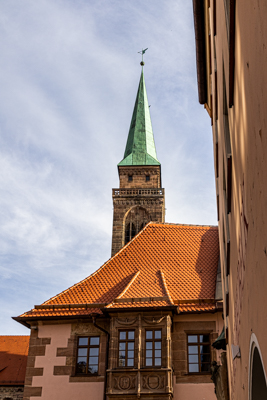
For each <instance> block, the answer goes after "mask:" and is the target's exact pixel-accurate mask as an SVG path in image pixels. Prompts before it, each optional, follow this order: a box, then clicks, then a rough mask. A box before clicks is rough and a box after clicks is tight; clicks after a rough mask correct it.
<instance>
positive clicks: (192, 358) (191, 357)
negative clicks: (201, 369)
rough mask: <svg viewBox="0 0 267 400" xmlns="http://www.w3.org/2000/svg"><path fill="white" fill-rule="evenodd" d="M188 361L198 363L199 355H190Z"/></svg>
mask: <svg viewBox="0 0 267 400" xmlns="http://www.w3.org/2000/svg"><path fill="white" fill-rule="evenodd" d="M188 361H189V362H190V363H198V355H197V354H196V355H195V356H189V357H188Z"/></svg>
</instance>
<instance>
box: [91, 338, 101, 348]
mask: <svg viewBox="0 0 267 400" xmlns="http://www.w3.org/2000/svg"><path fill="white" fill-rule="evenodd" d="M90 345H91V346H98V345H99V337H91V338H90Z"/></svg>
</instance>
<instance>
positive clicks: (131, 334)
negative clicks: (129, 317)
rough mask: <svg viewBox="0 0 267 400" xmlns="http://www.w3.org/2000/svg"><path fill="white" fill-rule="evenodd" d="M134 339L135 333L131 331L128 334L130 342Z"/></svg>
mask: <svg viewBox="0 0 267 400" xmlns="http://www.w3.org/2000/svg"><path fill="white" fill-rule="evenodd" d="M133 339H134V331H129V332H128V340H133Z"/></svg>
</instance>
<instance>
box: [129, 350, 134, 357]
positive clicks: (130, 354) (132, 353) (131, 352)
mask: <svg viewBox="0 0 267 400" xmlns="http://www.w3.org/2000/svg"><path fill="white" fill-rule="evenodd" d="M128 358H134V352H133V351H132V350H130V351H128Z"/></svg>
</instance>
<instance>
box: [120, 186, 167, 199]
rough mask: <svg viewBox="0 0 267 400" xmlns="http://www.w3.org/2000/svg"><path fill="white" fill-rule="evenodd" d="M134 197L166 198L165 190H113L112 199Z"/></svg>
mask: <svg viewBox="0 0 267 400" xmlns="http://www.w3.org/2000/svg"><path fill="white" fill-rule="evenodd" d="M132 196H147V197H159V196H160V197H162V196H164V189H162V188H160V189H136V188H135V189H112V197H116V198H118V197H132Z"/></svg>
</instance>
